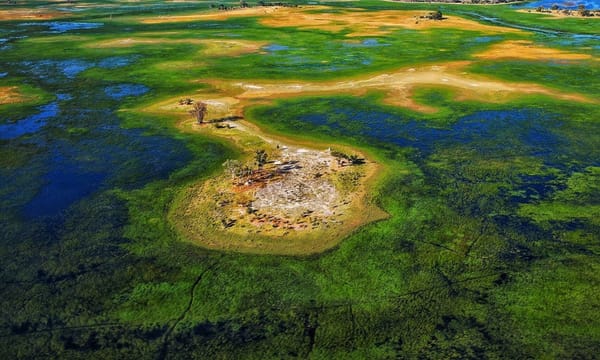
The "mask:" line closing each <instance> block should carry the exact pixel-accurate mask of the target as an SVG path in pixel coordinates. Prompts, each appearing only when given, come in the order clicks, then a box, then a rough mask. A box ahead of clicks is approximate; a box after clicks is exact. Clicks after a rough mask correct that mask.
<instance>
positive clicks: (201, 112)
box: [190, 101, 208, 124]
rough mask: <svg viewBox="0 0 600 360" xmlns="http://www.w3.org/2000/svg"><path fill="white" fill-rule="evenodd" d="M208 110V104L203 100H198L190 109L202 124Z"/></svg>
mask: <svg viewBox="0 0 600 360" xmlns="http://www.w3.org/2000/svg"><path fill="white" fill-rule="evenodd" d="M207 112H208V106H206V104H205V103H203V102H202V101H198V102H196V103H194V106H193V107H192V110H190V114H191V115H192V116H193V117H194V119H196V121H197V122H198V124H202V123H203V122H204V117H205V116H206V113H207Z"/></svg>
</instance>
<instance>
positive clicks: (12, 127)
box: [0, 102, 59, 140]
mask: <svg viewBox="0 0 600 360" xmlns="http://www.w3.org/2000/svg"><path fill="white" fill-rule="evenodd" d="M58 111H59V107H58V102H51V103H50V104H47V105H43V106H40V107H39V112H38V113H36V114H34V115H31V116H28V117H26V118H24V119H22V120H19V121H17V122H15V123H9V124H3V125H0V139H2V140H8V139H14V138H16V137H19V136H22V135H25V134H31V133H34V132H36V131H38V130H39V129H41V128H42V127H43V126H44V125H46V122H47V121H48V119H51V118H53V117H55V116H57V115H58Z"/></svg>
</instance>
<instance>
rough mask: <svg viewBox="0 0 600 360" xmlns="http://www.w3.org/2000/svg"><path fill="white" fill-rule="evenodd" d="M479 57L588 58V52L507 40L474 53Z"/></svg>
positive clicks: (525, 58) (497, 58) (590, 57)
mask: <svg viewBox="0 0 600 360" xmlns="http://www.w3.org/2000/svg"><path fill="white" fill-rule="evenodd" d="M475 56H476V57H478V58H480V59H486V60H487V59H489V60H499V59H523V60H588V59H592V58H593V57H592V56H591V55H589V54H578V53H573V52H568V51H564V50H560V49H553V48H549V47H543V46H537V45H535V44H534V43H533V42H531V41H527V40H508V41H503V42H501V43H499V44H495V45H492V46H491V47H490V48H489V49H487V50H485V51H483V52H481V53H479V54H477V55H475Z"/></svg>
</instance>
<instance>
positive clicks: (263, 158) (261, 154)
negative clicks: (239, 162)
mask: <svg viewBox="0 0 600 360" xmlns="http://www.w3.org/2000/svg"><path fill="white" fill-rule="evenodd" d="M267 158H268V155H267V152H266V151H265V150H262V149H261V150H256V153H255V154H254V161H256V166H258V168H259V169H262V167H263V165H264V164H266V163H267Z"/></svg>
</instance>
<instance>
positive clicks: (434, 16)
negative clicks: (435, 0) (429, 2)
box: [431, 10, 444, 20]
mask: <svg viewBox="0 0 600 360" xmlns="http://www.w3.org/2000/svg"><path fill="white" fill-rule="evenodd" d="M431 18H432V19H433V20H442V19H444V15H442V12H441V11H439V10H438V11H436V12H432V13H431Z"/></svg>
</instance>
